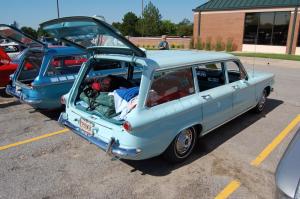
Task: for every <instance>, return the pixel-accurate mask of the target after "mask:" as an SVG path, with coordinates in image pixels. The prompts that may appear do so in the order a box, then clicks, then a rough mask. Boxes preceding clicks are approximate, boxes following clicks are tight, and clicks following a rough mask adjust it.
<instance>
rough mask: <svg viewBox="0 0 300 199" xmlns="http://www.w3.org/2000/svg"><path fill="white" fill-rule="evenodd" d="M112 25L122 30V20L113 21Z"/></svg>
mask: <svg viewBox="0 0 300 199" xmlns="http://www.w3.org/2000/svg"><path fill="white" fill-rule="evenodd" d="M111 25H112V26H113V27H114V28H115V29H117V30H118V31H121V27H122V23H120V22H113V23H112V24H111Z"/></svg>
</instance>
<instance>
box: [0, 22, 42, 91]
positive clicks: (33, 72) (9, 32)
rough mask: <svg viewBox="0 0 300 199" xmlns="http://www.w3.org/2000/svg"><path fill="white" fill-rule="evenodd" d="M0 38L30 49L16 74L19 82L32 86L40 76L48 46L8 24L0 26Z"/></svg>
mask: <svg viewBox="0 0 300 199" xmlns="http://www.w3.org/2000/svg"><path fill="white" fill-rule="evenodd" d="M0 36H1V37H3V38H6V39H9V40H12V41H14V42H16V43H18V44H20V45H22V46H24V47H26V48H29V50H28V52H26V54H25V58H24V61H23V62H22V63H20V64H21V65H20V66H19V67H18V71H17V72H16V73H17V74H18V76H17V81H18V82H21V83H23V84H26V85H30V84H31V83H32V82H33V81H34V79H35V78H36V77H37V76H38V74H39V71H40V67H41V64H42V60H43V55H44V53H43V52H44V48H45V47H46V45H45V44H44V43H42V42H41V41H39V40H37V39H34V38H32V37H31V36H29V35H27V34H25V33H23V32H22V31H21V30H19V29H17V28H15V27H13V26H9V25H6V24H0Z"/></svg>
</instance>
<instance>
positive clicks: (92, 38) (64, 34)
mask: <svg viewBox="0 0 300 199" xmlns="http://www.w3.org/2000/svg"><path fill="white" fill-rule="evenodd" d="M44 29H45V30H46V31H47V32H48V33H49V34H51V35H52V36H53V37H58V38H61V39H65V40H68V41H70V42H72V43H75V44H77V45H79V46H82V47H84V48H93V47H99V46H107V47H122V48H126V46H125V45H124V43H123V42H121V41H120V40H118V39H116V38H115V37H113V36H111V35H110V34H109V33H108V32H107V31H106V30H105V29H104V28H102V27H101V26H98V25H97V24H96V23H95V22H90V21H73V22H72V21H71V22H62V23H57V24H54V25H49V26H46V27H45V28H44Z"/></svg>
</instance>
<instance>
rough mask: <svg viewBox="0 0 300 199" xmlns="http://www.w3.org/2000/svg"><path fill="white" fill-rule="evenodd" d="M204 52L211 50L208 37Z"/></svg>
mask: <svg viewBox="0 0 300 199" xmlns="http://www.w3.org/2000/svg"><path fill="white" fill-rule="evenodd" d="M205 50H212V47H211V38H209V37H208V38H207V39H206V44H205Z"/></svg>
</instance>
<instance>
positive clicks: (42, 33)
mask: <svg viewBox="0 0 300 199" xmlns="http://www.w3.org/2000/svg"><path fill="white" fill-rule="evenodd" d="M37 37H38V38H41V37H50V35H49V34H48V33H47V32H46V31H45V30H43V29H42V28H41V27H39V28H38V30H37Z"/></svg>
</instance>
